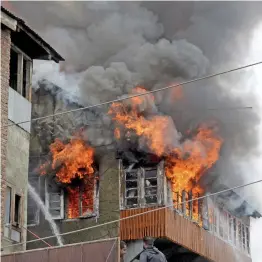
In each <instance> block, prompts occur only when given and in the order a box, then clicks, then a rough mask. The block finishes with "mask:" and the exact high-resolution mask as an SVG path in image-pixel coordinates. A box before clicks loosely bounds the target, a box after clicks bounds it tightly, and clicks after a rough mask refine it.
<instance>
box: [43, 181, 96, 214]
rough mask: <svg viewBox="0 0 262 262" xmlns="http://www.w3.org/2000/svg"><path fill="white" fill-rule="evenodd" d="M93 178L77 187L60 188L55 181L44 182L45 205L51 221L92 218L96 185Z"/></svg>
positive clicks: (94, 211)
mask: <svg viewBox="0 0 262 262" xmlns="http://www.w3.org/2000/svg"><path fill="white" fill-rule="evenodd" d="M95 182H96V179H95V177H92V178H90V179H88V180H86V181H85V182H83V183H82V182H81V184H80V185H79V186H72V187H69V186H67V187H64V188H61V187H60V186H59V185H58V184H57V183H56V181H55V179H54V178H53V179H50V178H48V177H47V178H46V180H45V203H46V206H47V208H48V210H49V212H50V214H51V215H52V218H53V219H64V218H66V219H75V218H87V217H91V216H92V217H93V216H94V215H95V213H96V210H95V200H97V198H98V195H97V185H96V183H95Z"/></svg>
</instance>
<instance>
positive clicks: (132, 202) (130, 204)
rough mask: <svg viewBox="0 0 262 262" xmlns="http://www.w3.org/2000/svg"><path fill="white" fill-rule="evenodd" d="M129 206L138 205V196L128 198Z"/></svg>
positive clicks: (127, 203)
mask: <svg viewBox="0 0 262 262" xmlns="http://www.w3.org/2000/svg"><path fill="white" fill-rule="evenodd" d="M126 205H127V206H136V205H137V198H128V199H126Z"/></svg>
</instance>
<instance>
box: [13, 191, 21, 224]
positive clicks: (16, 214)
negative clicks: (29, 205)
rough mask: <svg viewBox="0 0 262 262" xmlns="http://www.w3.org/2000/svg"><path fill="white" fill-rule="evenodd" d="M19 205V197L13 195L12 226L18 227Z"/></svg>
mask: <svg viewBox="0 0 262 262" xmlns="http://www.w3.org/2000/svg"><path fill="white" fill-rule="evenodd" d="M20 204H21V196H19V195H17V194H15V210H14V224H15V225H16V226H19V224H20Z"/></svg>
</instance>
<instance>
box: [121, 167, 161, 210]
mask: <svg viewBox="0 0 262 262" xmlns="http://www.w3.org/2000/svg"><path fill="white" fill-rule="evenodd" d="M162 179H163V176H162V175H161V172H160V168H159V166H153V167H139V168H133V169H130V168H127V169H125V170H122V186H121V190H122V203H121V205H122V208H135V207H145V206H152V205H157V204H161V203H162V201H163V196H162V194H163V191H164V186H162V187H161V186H160V185H163V182H162V181H161V180H162Z"/></svg>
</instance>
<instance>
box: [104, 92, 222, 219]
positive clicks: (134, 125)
mask: <svg viewBox="0 0 262 262" xmlns="http://www.w3.org/2000/svg"><path fill="white" fill-rule="evenodd" d="M145 92H146V90H145V89H142V88H140V87H139V88H135V89H134V91H133V92H132V93H145ZM182 95H183V94H182V89H181V88H177V89H176V90H175V91H174V96H176V98H178V97H179V98H182ZM145 99H151V100H152V101H154V97H153V95H152V94H150V95H146V96H139V97H133V98H131V99H130V100H129V101H130V103H131V106H129V107H128V106H127V105H126V104H127V103H113V104H112V105H111V107H110V109H109V111H108V113H109V114H110V115H111V117H112V119H113V120H114V121H115V122H116V123H117V125H118V126H123V127H124V128H125V129H126V130H127V131H133V132H135V133H136V135H138V136H139V137H143V138H144V139H145V140H146V144H147V146H148V147H149V149H150V150H151V151H152V152H153V153H154V154H156V155H157V156H159V157H164V158H165V173H166V176H167V177H168V178H169V179H170V181H171V182H172V190H173V192H174V193H175V192H180V193H181V192H182V191H183V190H186V191H188V192H189V191H192V193H193V194H202V193H203V189H202V188H201V187H200V185H199V184H198V183H197V182H198V180H199V179H200V178H201V176H202V175H203V174H204V173H205V172H206V171H207V170H208V169H209V168H211V167H212V166H213V165H214V163H215V162H216V161H217V160H218V158H219V152H220V149H221V146H222V143H223V140H222V138H220V137H219V136H218V135H217V134H216V132H215V130H212V129H210V128H209V127H208V126H207V125H202V126H201V127H199V129H198V130H197V133H196V135H195V136H194V137H193V138H192V139H191V140H188V141H186V142H184V143H183V144H182V146H181V147H171V146H170V145H167V144H165V141H166V137H167V133H168V132H170V131H169V128H170V117H168V116H162V115H161V116H160V115H155V116H153V117H152V116H151V117H150V118H149V117H147V118H146V117H145V116H143V115H142V113H140V112H139V111H138V109H137V106H138V105H141V104H142V103H143V101H145ZM118 131H119V130H118ZM118 131H117V130H116V131H115V133H117V132H118ZM174 139H176V138H174ZM170 144H171V143H170ZM175 198H176V196H175V195H174V196H173V199H174V200H175ZM197 205H198V204H194V205H193V206H194V208H193V209H194V210H195V211H193V212H194V215H193V217H194V216H195V217H196V216H197V214H196V212H197V211H196V210H197V209H198V206H197Z"/></svg>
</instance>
